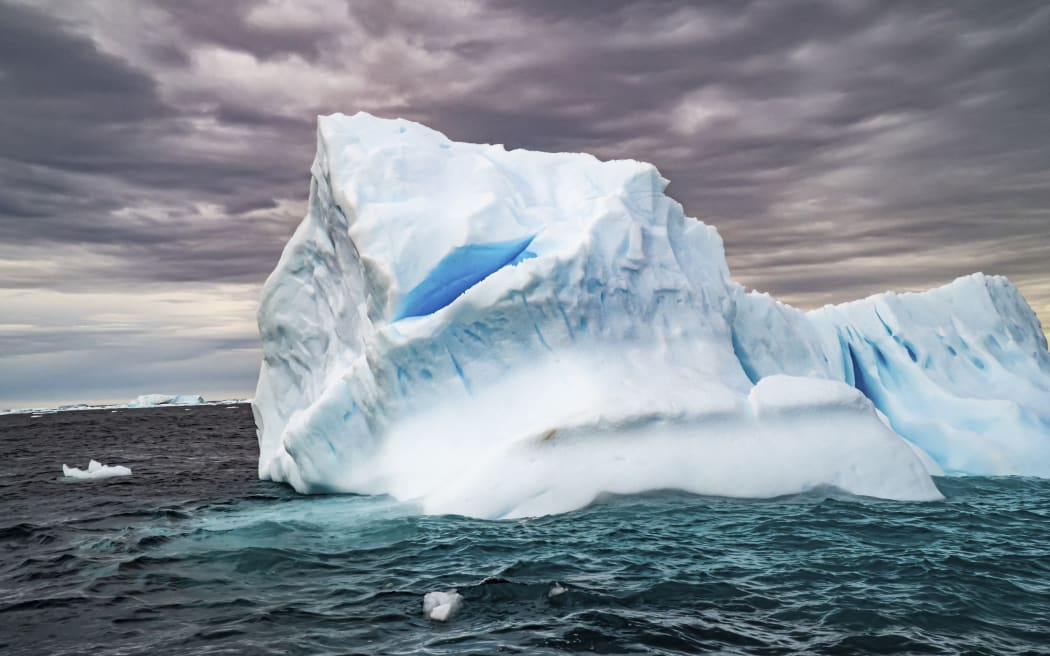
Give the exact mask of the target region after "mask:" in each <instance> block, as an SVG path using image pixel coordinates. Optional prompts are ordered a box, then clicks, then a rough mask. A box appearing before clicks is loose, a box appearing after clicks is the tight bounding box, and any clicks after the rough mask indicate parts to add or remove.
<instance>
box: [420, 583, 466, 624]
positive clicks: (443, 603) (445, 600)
mask: <svg viewBox="0 0 1050 656" xmlns="http://www.w3.org/2000/svg"><path fill="white" fill-rule="evenodd" d="M462 605H463V595H461V594H459V593H458V592H456V591H455V590H449V591H448V592H441V591H440V590H438V591H435V592H428V593H426V594H425V595H423V615H425V616H426V617H427V618H429V619H432V620H434V621H437V622H447V621H448V618H450V617H452V616H453V615H454V614H455V613H456V611H458V610H459V608H460V606H462Z"/></svg>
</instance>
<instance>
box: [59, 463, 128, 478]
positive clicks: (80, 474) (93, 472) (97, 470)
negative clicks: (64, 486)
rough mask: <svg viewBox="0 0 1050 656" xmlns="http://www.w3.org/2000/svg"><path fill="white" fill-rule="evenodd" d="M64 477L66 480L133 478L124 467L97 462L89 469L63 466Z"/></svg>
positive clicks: (90, 464)
mask: <svg viewBox="0 0 1050 656" xmlns="http://www.w3.org/2000/svg"><path fill="white" fill-rule="evenodd" d="M62 475H63V476H65V477H66V478H76V479H81V480H93V479H98V478H113V477H114V476H131V470H130V469H128V468H127V467H125V466H123V465H112V466H111V465H103V464H102V463H100V462H99V461H97V460H92V461H91V462H89V463H88V466H87V469H80V468H79V467H68V466H66V465H62Z"/></svg>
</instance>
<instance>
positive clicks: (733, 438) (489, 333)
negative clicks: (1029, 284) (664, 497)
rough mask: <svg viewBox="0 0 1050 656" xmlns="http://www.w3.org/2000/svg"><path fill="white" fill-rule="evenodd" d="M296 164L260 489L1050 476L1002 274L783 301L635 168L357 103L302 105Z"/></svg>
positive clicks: (494, 489)
mask: <svg viewBox="0 0 1050 656" xmlns="http://www.w3.org/2000/svg"><path fill="white" fill-rule="evenodd" d="M311 174H312V180H311V186H310V200H309V206H308V211H307V215H306V217H305V218H304V220H303V221H302V223H301V224H300V225H299V227H298V229H297V230H296V232H295V234H294V235H293V236H292V238H291V239H290V241H289V242H288V244H287V246H286V247H285V249H284V252H283V253H282V255H281V258H280V261H279V262H278V264H277V267H276V269H275V270H274V272H273V273H272V274H271V275H270V277H269V278H268V279H267V281H266V284H265V286H264V289H263V295H262V300H261V303H260V307H259V314H258V322H259V332H260V336H261V340H262V348H263V362H262V365H261V369H260V374H259V381H258V386H257V390H256V395H255V399H254V401H253V404H252V407H253V412H254V415H255V421H256V425H257V429H258V438H259V476H260V478H262V479H269V480H274V481H281V482H286V483H288V484H290V485H291V486H292V487H294V488H295V489H296V490H297V491H299V492H301V493H330V492H348V493H359V494H388V495H391V496H393V497H395V498H397V499H401V500H412V501H415V502H418V503H419V504H420V505H421V507H422V508H423V510H424V512H428V513H459V514H465V515H471V516H476V517H486V518H510V517H522V516H532V515H542V514H548V513H554V512H563V511H568V510H572V509H574V508H578V507H581V506H583V505H586V504H588V503H590V502H591V501H593V500H594V499H595V498H596V497H597V496H598V495H600V494H602V493H622V494H628V493H636V492H643V491H648V490H655V489H664V488H674V489H680V490H684V491H688V492H695V493H698V494H710V495H721V496H733V497H747V498H763V497H775V496H780V495H787V494H794V493H799V492H805V491H808V490H812V489H817V488H822V487H833V488H837V489H840V490H843V491H845V492H848V493H853V494H858V495H868V496H874V497H881V498H887V499H898V500H935V499H939V498H941V495H940V492H939V491H938V490H937V487H936V485H935V484H934V482H933V480H932V478H931V475H941V474H943V473H945V472H947V473H949V474H965V473H970V474H982V473H996V474H1034V475H1050V411H1048V410H1047V408H1048V407H1050V404H1047V403H1046V400H1047V394H1048V390H1050V355H1048V354H1047V346H1046V340H1045V337H1043V335H1042V332H1041V328H1040V326H1039V323H1038V320H1037V319H1036V317H1035V315H1034V313H1033V312H1032V311H1031V309H1030V308H1029V307H1028V306H1027V304H1026V303H1025V302H1024V300H1023V298H1022V297H1021V295H1020V293H1019V292H1018V291H1017V290H1016V289H1015V288H1014V287H1013V286H1012V285H1011V284H1010V283H1009V281H1007V280H1006V279H1004V278H998V277H992V276H983V275H980V274H977V275H974V276H970V277H967V278H962V279H959V280H957V281H955V282H954V283H952V284H950V285H948V286H946V287H944V288H941V289H938V290H933V291H930V292H926V293H923V294H900V295H895V294H883V295H879V296H875V297H871V298H869V299H865V300H862V301H857V302H855V303H848V304H844V305H839V306H830V307H826V308H823V309H821V310H817V311H814V312H809V313H806V312H802V311H800V310H797V309H795V308H792V307H790V306H787V305H784V304H782V303H779V302H777V301H775V300H774V299H772V298H770V297H769V296H767V295H764V294H758V293H755V292H751V293H748V292H747V291H746V290H745V289H744V288H743V287H742V286H741V285H739V284H738V283H736V282H734V281H733V280H732V279H731V277H730V274H729V268H728V265H727V263H726V259H725V253H724V250H723V247H722V240H721V237H720V236H719V234H718V232H717V231H716V230H715V229H714V228H713V227H711V226H708V225H705V224H704V223H702V222H700V221H697V220H696V219H692V218H689V217H686V216H685V214H684V212H683V209H682V206H681V205H680V204H679V203H677V202H676V201H674V200H673V199H671V198H669V197H668V196H666V195H665V194H664V189H665V187H666V185H667V181H666V180H665V179H664V178H663V177H662V176H661V175H660V174H659V172H658V171H657V170H656V168H655V167H653V166H652V165H651V164H647V163H644V162H638V161H633V160H616V161H605V162H603V161H600V160H598V159H597V158H595V157H593V156H591V155H588V154H583V153H541V152H531V151H526V150H511V151H507V150H506V149H504V148H503V147H502V146H498V145H482V144H469V143H457V142H453V141H451V140H449V139H448V138H447V137H445V136H444V135H442V134H440V133H439V132H436V131H434V130H431V129H429V128H427V127H425V126H422V125H419V124H417V123H413V122H410V121H406V120H402V119H395V120H386V119H380V118H376V117H373V116H371V115H369V114H366V113H358V114H356V115H354V116H345V115H342V114H335V115H332V116H323V117H320V118H319V120H318V144H317V156H316V158H315V161H314V163H313V166H312V168H311ZM953 351H954V354H953Z"/></svg>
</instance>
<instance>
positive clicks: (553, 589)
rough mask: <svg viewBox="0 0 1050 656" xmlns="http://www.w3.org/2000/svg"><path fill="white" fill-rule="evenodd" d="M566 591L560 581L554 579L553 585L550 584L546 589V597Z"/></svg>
mask: <svg viewBox="0 0 1050 656" xmlns="http://www.w3.org/2000/svg"><path fill="white" fill-rule="evenodd" d="M566 592H568V588H566V587H564V586H562V584H561V583H558V582H557V581H555V582H554V585H552V586H551V589H550V590H549V591H547V597H548V598H551V597H557V596H558V595H560V594H565V593H566Z"/></svg>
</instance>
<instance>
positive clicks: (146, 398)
mask: <svg viewBox="0 0 1050 656" xmlns="http://www.w3.org/2000/svg"><path fill="white" fill-rule="evenodd" d="M204 403H205V401H204V397H203V396H200V395H198V394H140V395H139V396H137V397H135V400H134V401H132V402H131V403H129V404H128V406H127V407H129V408H155V407H157V406H175V405H203V404H204Z"/></svg>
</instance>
